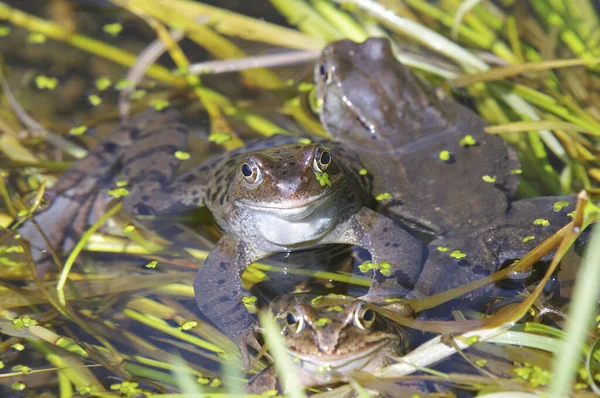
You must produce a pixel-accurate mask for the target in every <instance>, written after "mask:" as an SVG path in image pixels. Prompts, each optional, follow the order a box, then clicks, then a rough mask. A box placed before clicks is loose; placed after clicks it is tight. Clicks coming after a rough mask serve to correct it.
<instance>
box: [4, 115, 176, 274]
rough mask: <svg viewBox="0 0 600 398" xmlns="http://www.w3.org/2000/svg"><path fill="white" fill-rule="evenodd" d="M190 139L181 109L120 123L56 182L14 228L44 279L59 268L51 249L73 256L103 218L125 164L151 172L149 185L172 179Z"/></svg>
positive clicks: (136, 117) (14, 224)
mask: <svg viewBox="0 0 600 398" xmlns="http://www.w3.org/2000/svg"><path fill="white" fill-rule="evenodd" d="M186 141H187V130H186V129H185V126H183V125H182V122H181V120H180V116H179V113H178V112H177V111H175V110H173V109H166V110H164V111H162V112H155V111H153V110H152V109H150V110H148V111H145V112H141V113H139V114H138V115H136V116H135V117H133V118H131V119H130V120H127V121H124V122H122V123H120V124H119V126H118V127H117V128H116V129H115V130H114V131H112V132H111V133H110V134H109V135H108V136H107V137H106V138H105V139H103V140H101V141H100V142H99V143H98V144H97V145H95V146H94V147H93V149H92V150H90V151H89V152H88V154H87V155H86V156H85V157H84V158H82V159H79V160H77V161H75V162H74V163H73V164H72V165H71V167H69V169H68V170H66V171H65V172H63V173H62V174H61V176H60V178H59V179H58V180H57V182H56V184H55V185H54V186H52V187H51V188H49V189H46V190H45V191H44V194H43V197H42V198H41V200H40V203H39V206H37V208H36V210H35V212H34V214H33V215H32V216H31V217H30V218H27V219H25V220H24V221H22V220H16V221H15V222H14V223H13V226H9V229H14V227H16V226H17V225H18V228H17V232H18V234H19V235H20V236H21V237H22V238H24V239H25V240H27V242H28V243H29V247H30V253H31V259H32V260H33V262H34V263H35V264H36V270H37V272H38V274H39V276H43V275H45V274H46V272H47V271H49V270H50V269H52V266H53V261H54V260H53V258H52V255H51V253H50V251H49V250H48V246H50V247H51V248H53V249H55V250H56V251H57V252H58V253H59V254H60V253H61V252H62V253H68V252H69V251H71V250H72V249H73V247H74V246H75V244H76V242H77V241H78V239H79V238H80V237H81V235H82V234H83V232H84V231H85V230H86V229H87V227H88V225H93V224H94V223H95V222H96V221H97V220H98V219H99V217H100V216H101V215H102V213H103V211H104V209H105V207H106V205H108V203H109V202H110V201H111V200H112V199H113V197H112V196H111V195H109V194H108V189H109V188H116V187H117V182H118V180H119V179H120V172H121V171H122V168H123V167H124V165H125V164H126V165H128V166H129V167H133V166H135V167H136V168H139V169H145V170H146V171H147V172H148V174H149V175H151V176H152V178H148V183H152V181H153V180H155V179H168V178H170V176H171V175H172V173H173V172H174V171H175V169H176V168H177V166H178V165H179V163H180V160H179V159H177V158H176V157H174V156H173V153H175V152H176V151H177V149H178V148H181V147H183V146H184V145H185V142H186ZM134 144H135V145H134ZM40 230H42V231H44V235H42V234H41V233H40Z"/></svg>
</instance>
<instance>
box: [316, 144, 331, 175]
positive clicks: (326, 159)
mask: <svg viewBox="0 0 600 398" xmlns="http://www.w3.org/2000/svg"><path fill="white" fill-rule="evenodd" d="M330 164H331V153H329V151H328V150H327V149H323V148H319V149H318V150H317V153H316V154H315V159H314V161H313V168H314V169H315V171H316V172H318V173H322V172H324V171H325V170H327V168H328V167H329V165H330Z"/></svg>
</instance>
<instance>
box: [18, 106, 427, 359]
mask: <svg viewBox="0 0 600 398" xmlns="http://www.w3.org/2000/svg"><path fill="white" fill-rule="evenodd" d="M187 137H188V132H187V129H186V127H185V125H183V124H182V123H181V121H180V116H179V114H178V112H177V111H176V110H174V109H169V110H166V111H153V110H149V111H147V112H144V113H142V114H140V115H138V116H136V117H135V118H133V119H132V120H131V121H129V122H127V123H125V124H124V125H123V126H121V127H120V128H118V129H117V131H115V132H114V133H113V134H112V135H110V136H109V137H108V138H107V139H106V140H105V141H103V142H101V143H99V144H98V145H97V146H96V147H95V148H94V149H93V150H92V151H91V152H90V154H89V155H88V156H87V157H86V158H84V159H82V160H79V161H77V162H76V163H75V164H74V166H73V167H72V168H71V169H70V170H68V171H67V172H66V173H65V174H63V176H61V178H60V179H59V181H58V183H57V184H56V185H55V186H54V187H53V188H52V189H49V190H48V191H47V193H46V198H47V199H48V202H49V203H50V204H49V205H48V206H46V208H45V209H42V210H40V211H39V212H38V213H37V214H35V216H34V217H33V218H32V219H30V220H28V221H26V222H25V223H24V224H23V225H22V226H21V227H20V229H19V233H20V234H21V236H22V237H24V238H25V239H27V240H28V241H29V242H30V243H31V245H32V256H33V258H34V261H37V260H40V259H41V257H44V256H45V257H46V259H49V258H50V256H48V254H47V253H48V252H47V250H46V247H45V241H44V238H43V236H41V234H40V233H39V231H38V229H37V227H36V224H38V225H40V226H41V227H42V228H43V229H44V230H45V231H47V233H49V235H50V239H49V243H50V244H51V245H52V246H53V247H62V249H63V251H68V250H70V248H72V247H73V245H74V242H76V240H75V238H76V237H77V236H79V235H81V233H82V232H83V230H84V229H85V227H86V226H87V225H88V224H89V222H90V221H91V219H90V217H91V212H90V210H91V209H92V208H94V207H96V206H97V205H99V204H106V203H107V201H108V200H109V199H110V198H109V197H108V195H106V192H105V191H106V190H105V189H104V190H103V189H102V188H106V187H107V186H114V185H115V184H116V182H117V181H118V180H122V181H124V182H126V185H123V184H121V187H122V188H125V189H126V190H127V193H128V194H127V195H126V196H124V197H123V199H122V203H123V208H124V209H125V211H126V212H127V213H129V214H130V215H133V216H136V217H139V218H140V219H144V218H148V217H150V218H152V217H155V216H168V215H176V214H180V213H181V212H184V211H187V210H194V209H196V208H198V207H202V206H204V207H206V208H207V209H208V210H209V211H210V212H211V214H212V216H213V218H214V220H215V222H216V225H217V226H218V227H219V228H220V230H221V232H222V237H221V239H220V240H219V241H218V242H217V243H216V245H215V246H214V247H213V248H212V249H211V250H210V252H209V254H208V257H207V258H206V259H205V261H204V263H203V264H202V266H201V267H200V270H199V271H198V273H197V275H196V277H195V278H194V281H193V286H194V292H195V297H196V302H197V304H198V307H199V308H200V310H201V312H202V313H203V314H204V315H205V316H206V317H207V318H208V319H209V320H211V321H212V322H213V323H214V324H215V325H216V326H217V327H218V328H219V329H220V330H222V331H223V332H224V333H225V334H226V335H228V336H229V337H230V338H232V340H233V341H234V342H235V343H236V344H237V346H238V347H239V348H240V352H241V356H242V361H243V363H244V366H245V368H249V366H250V360H249V352H248V348H249V347H252V348H254V349H260V345H259V343H258V340H257V338H256V327H257V325H256V322H255V319H254V317H253V316H252V315H251V314H249V313H248V311H247V309H246V308H245V306H244V304H243V300H242V299H243V290H242V284H241V273H242V272H243V271H244V270H245V269H246V268H247V267H248V266H249V265H250V264H252V263H253V262H255V261H258V260H260V259H262V258H265V257H268V256H270V255H272V254H275V253H287V252H291V251H295V250H301V249H305V248H310V247H314V246H315V245H329V244H350V245H356V246H360V247H363V248H364V249H366V250H367V251H369V253H370V254H371V257H372V261H373V262H374V263H381V264H385V265H386V266H385V267H384V268H381V269H380V270H375V272H372V273H373V280H372V284H371V287H370V289H369V291H368V292H367V294H366V295H364V296H363V297H362V299H363V300H365V301H369V302H379V303H382V304H385V300H386V299H387V298H388V297H389V296H390V295H394V296H396V295H398V294H401V295H404V294H407V293H408V292H409V291H410V290H411V289H412V287H413V285H414V283H416V279H417V276H418V274H419V273H420V271H421V265H422V254H423V253H424V247H423V244H422V243H421V242H420V241H419V240H418V239H416V238H415V237H413V236H412V235H411V234H410V233H409V232H408V231H407V230H406V229H405V228H403V227H402V226H401V225H400V224H398V223H397V222H395V221H394V220H392V219H390V218H388V217H386V216H385V215H383V214H381V213H379V212H377V211H376V210H377V203H376V201H375V200H374V199H373V197H372V195H371V191H370V178H368V177H367V176H364V175H361V173H360V170H362V168H363V165H362V164H361V163H360V161H359V159H358V157H357V156H356V155H355V154H354V153H353V152H352V151H351V150H348V149H347V148H345V146H344V145H342V144H340V143H337V142H334V141H324V140H310V139H309V138H301V137H297V136H290V135H287V136H286V135H274V136H271V137H267V138H262V139H258V140H254V141H250V142H248V143H247V145H245V146H244V147H242V148H239V149H236V150H233V151H230V152H226V153H223V154H220V155H216V156H213V157H211V158H209V159H208V160H207V161H206V162H204V163H203V164H201V165H200V166H198V167H196V168H193V169H192V170H190V171H188V172H185V173H183V174H180V175H177V173H176V169H177V168H178V166H179V164H180V159H179V157H178V156H177V153H181V152H183V151H185V150H186V149H187ZM397 251H401V252H403V251H404V252H410V253H413V255H412V256H411V257H410V258H405V259H404V260H403V262H402V263H400V262H396V261H395V256H396V252H397Z"/></svg>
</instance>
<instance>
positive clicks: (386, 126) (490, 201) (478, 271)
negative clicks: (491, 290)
mask: <svg viewBox="0 0 600 398" xmlns="http://www.w3.org/2000/svg"><path fill="white" fill-rule="evenodd" d="M315 82H316V85H317V98H318V102H320V103H321V106H320V118H321V122H322V124H323V125H324V127H325V128H326V129H327V130H328V132H329V133H330V134H331V135H332V136H333V137H334V139H335V140H337V141H339V142H342V143H343V144H344V145H346V146H347V147H349V148H352V149H353V150H354V151H355V153H356V154H357V156H359V157H360V159H361V161H362V162H363V164H365V165H366V167H367V169H368V170H369V173H370V174H371V175H372V191H373V192H374V193H375V194H377V193H379V192H387V193H388V194H389V196H388V199H386V200H384V201H383V206H382V209H381V210H383V211H387V212H388V213H391V214H392V215H395V216H398V218H399V219H400V220H401V222H402V223H403V224H404V225H407V226H408V227H411V228H415V229H418V230H422V231H426V232H429V233H430V234H431V235H433V237H434V239H433V241H432V242H431V244H429V246H428V248H427V254H426V261H425V264H424V266H423V272H422V273H421V275H420V276H419V280H418V282H417V285H416V286H415V289H414V290H413V291H412V292H411V293H410V294H409V297H413V298H415V297H416V298H422V297H425V296H429V295H431V294H435V293H439V292H442V291H445V290H448V289H451V288H454V287H457V286H459V285H462V284H465V283H468V282H471V281H473V280H476V279H481V278H483V277H485V276H487V275H490V274H491V273H493V272H495V271H497V270H498V268H499V267H501V266H502V265H505V263H506V262H507V261H508V260H516V259H519V258H521V257H522V256H524V255H525V254H526V253H528V252H529V251H530V250H531V249H533V248H534V247H535V246H536V245H537V244H539V243H540V242H542V241H543V240H544V239H546V238H547V237H549V236H550V235H551V234H553V233H554V232H556V231H557V230H558V229H560V228H562V227H563V226H564V225H566V224H567V223H569V222H570V221H571V217H569V216H567V214H569V213H570V212H571V211H573V208H574V205H575V202H576V200H575V198H574V197H566V198H562V197H549V198H535V199H527V200H521V201H516V202H514V201H513V195H514V193H515V190H516V186H517V183H518V176H519V172H520V164H519V161H518V158H517V156H516V154H515V151H514V150H513V149H512V148H511V147H510V146H509V145H508V144H507V143H506V142H504V141H503V140H502V139H501V138H500V137H498V136H492V135H489V134H486V133H485V131H484V127H485V125H486V124H485V122H484V121H483V119H482V118H481V117H479V116H478V115H477V114H475V113H474V112H472V111H471V110H469V109H467V108H466V107H464V106H462V105H460V104H458V103H456V102H455V101H454V100H452V99H451V98H449V97H445V96H443V95H440V94H437V93H436V92H435V91H434V90H433V89H432V88H431V87H429V86H428V85H427V84H425V83H424V82H422V81H420V80H419V79H418V78H417V77H416V76H415V75H414V74H413V73H412V72H411V71H410V70H409V69H408V68H406V67H405V66H403V65H402V64H401V63H400V62H398V61H397V60H396V58H395V56H394V54H393V51H392V48H391V45H390V42H389V41H388V40H387V39H380V38H371V39H368V40H366V41H365V42H363V43H360V44H358V43H353V42H351V41H348V40H341V41H337V42H334V43H331V44H329V45H328V46H327V47H326V48H325V49H324V50H323V52H322V55H321V57H320V59H319V62H318V63H317V64H316V66H315ZM563 202H564V203H566V205H564V206H562V207H561V206H559V207H560V209H559V210H558V211H554V210H553V206H554V205H555V204H556V203H563ZM534 222H536V223H534ZM546 224H547V225H546ZM401 255H402V256H404V257H405V258H408V257H410V256H411V255H412V254H411V253H409V252H404V253H402V254H401ZM549 258H550V256H547V257H546V258H545V259H546V260H548V259H549ZM485 292H486V290H485V289H479V290H478V291H476V292H473V293H472V294H471V297H475V296H482V295H483V294H484V293H485Z"/></svg>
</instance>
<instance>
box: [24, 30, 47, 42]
mask: <svg viewBox="0 0 600 398" xmlns="http://www.w3.org/2000/svg"><path fill="white" fill-rule="evenodd" d="M45 42H46V36H45V35H43V34H41V33H38V32H32V33H30V34H29V36H27V43H31V44H42V43H45Z"/></svg>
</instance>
